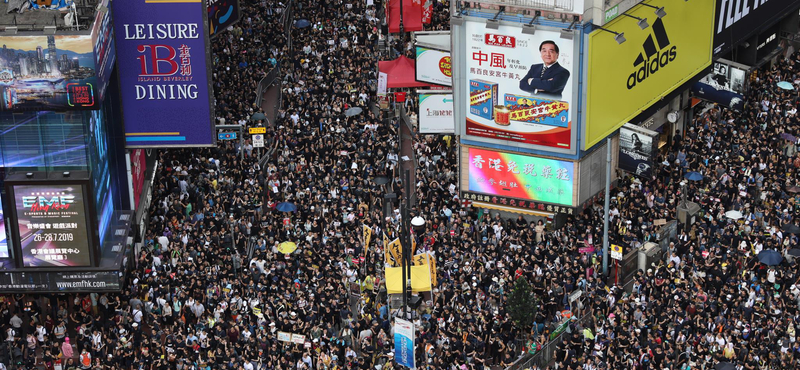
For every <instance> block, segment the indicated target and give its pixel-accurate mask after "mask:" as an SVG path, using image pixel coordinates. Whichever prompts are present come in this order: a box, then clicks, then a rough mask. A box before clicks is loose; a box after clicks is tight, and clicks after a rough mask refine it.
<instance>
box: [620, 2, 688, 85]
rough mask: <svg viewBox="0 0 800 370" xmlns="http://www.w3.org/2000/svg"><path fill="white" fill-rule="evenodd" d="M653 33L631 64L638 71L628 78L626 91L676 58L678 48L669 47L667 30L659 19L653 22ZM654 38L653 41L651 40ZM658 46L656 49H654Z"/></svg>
mask: <svg viewBox="0 0 800 370" xmlns="http://www.w3.org/2000/svg"><path fill="white" fill-rule="evenodd" d="M652 30H653V33H652V34H651V35H649V36H647V39H646V40H644V43H643V44H642V48H643V49H644V51H643V52H641V53H639V56H638V57H636V60H635V61H634V62H633V67H634V68H637V67H638V69H637V70H636V71H634V72H633V73H631V74H630V76H628V90H630V89H633V88H634V87H636V84H637V83H642V82H644V80H646V79H647V78H648V77H650V76H652V75H654V74H656V73H658V70H659V69H662V68H664V67H666V66H667V65H668V64H669V62H672V61H674V60H675V58H676V57H677V56H678V47H677V46H675V45H672V47H669V46H670V42H669V36H667V30H666V29H665V28H664V22H663V21H662V20H661V18H658V19H656V21H655V22H653V27H652ZM653 36H655V40H653ZM656 44H658V47H656Z"/></svg>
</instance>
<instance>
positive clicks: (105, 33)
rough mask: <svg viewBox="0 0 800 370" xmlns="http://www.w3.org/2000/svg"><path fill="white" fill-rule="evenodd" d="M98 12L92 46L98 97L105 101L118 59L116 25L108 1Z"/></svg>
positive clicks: (93, 29) (93, 30) (106, 0)
mask: <svg viewBox="0 0 800 370" xmlns="http://www.w3.org/2000/svg"><path fill="white" fill-rule="evenodd" d="M104 6H106V8H102V10H99V11H98V12H97V17H95V21H94V26H93V27H92V45H94V65H95V69H96V74H97V96H98V98H99V99H98V100H100V101H103V98H104V97H105V92H106V88H107V87H108V80H109V79H110V78H111V71H112V70H113V69H114V60H115V59H116V57H117V53H116V50H115V49H114V25H113V22H112V21H111V11H110V10H109V9H108V8H107V6H108V0H105V1H104Z"/></svg>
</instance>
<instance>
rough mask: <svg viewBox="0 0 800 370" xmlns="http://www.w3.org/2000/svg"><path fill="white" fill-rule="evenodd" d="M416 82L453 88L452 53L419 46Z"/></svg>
mask: <svg viewBox="0 0 800 370" xmlns="http://www.w3.org/2000/svg"><path fill="white" fill-rule="evenodd" d="M414 62H415V63H416V80H417V81H419V82H427V83H432V84H437V85H444V86H453V71H452V65H451V59H450V52H448V51H440V50H436V49H431V48H426V47H422V46H417V58H416V59H414Z"/></svg>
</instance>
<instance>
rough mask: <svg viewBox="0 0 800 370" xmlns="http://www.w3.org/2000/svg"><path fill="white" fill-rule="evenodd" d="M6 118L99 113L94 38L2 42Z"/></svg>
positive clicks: (0, 87)
mask: <svg viewBox="0 0 800 370" xmlns="http://www.w3.org/2000/svg"><path fill="white" fill-rule="evenodd" d="M0 44H2V45H3V49H2V50H0V66H2V67H0V112H4V111H40V110H70V109H98V107H99V95H98V93H99V92H98V80H97V76H96V74H95V58H94V48H93V44H92V38H91V36H90V35H75V36H66V35H40V36H0Z"/></svg>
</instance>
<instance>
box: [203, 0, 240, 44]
mask: <svg viewBox="0 0 800 370" xmlns="http://www.w3.org/2000/svg"><path fill="white" fill-rule="evenodd" d="M206 1H207V2H208V5H207V9H208V34H209V36H211V37H214V36H216V35H218V34H219V33H220V32H222V31H224V30H225V29H226V28H228V27H229V26H232V25H233V24H234V23H236V22H238V21H239V18H240V17H241V15H240V13H239V0H206Z"/></svg>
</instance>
